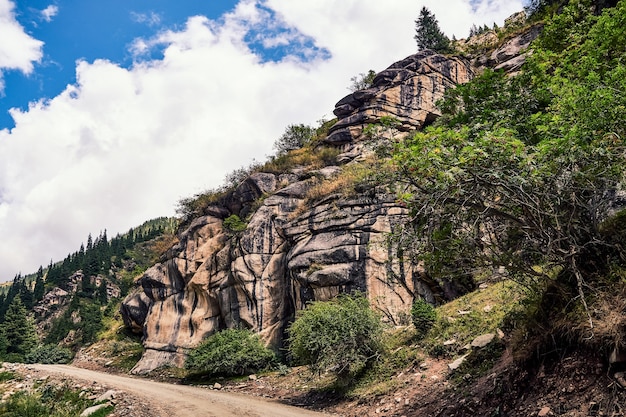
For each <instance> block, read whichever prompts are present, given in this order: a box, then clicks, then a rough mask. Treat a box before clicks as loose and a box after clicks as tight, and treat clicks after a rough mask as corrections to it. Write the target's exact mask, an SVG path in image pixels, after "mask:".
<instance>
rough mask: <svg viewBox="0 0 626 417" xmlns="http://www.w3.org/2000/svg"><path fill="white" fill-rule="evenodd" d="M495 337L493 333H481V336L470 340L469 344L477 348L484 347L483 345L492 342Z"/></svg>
mask: <svg viewBox="0 0 626 417" xmlns="http://www.w3.org/2000/svg"><path fill="white" fill-rule="evenodd" d="M495 338H496V334H495V333H487V334H483V335H481V336H478V337H476V338H475V339H474V340H472V343H471V346H472V347H473V348H478V349H480V348H484V347H485V346H487V345H489V344H490V343H491V342H493V341H494V340H495Z"/></svg>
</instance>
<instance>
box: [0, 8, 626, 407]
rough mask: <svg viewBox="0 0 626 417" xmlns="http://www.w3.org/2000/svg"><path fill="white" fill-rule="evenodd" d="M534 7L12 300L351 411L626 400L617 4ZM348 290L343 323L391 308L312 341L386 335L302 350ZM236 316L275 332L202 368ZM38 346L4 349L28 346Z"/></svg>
mask: <svg viewBox="0 0 626 417" xmlns="http://www.w3.org/2000/svg"><path fill="white" fill-rule="evenodd" d="M533 7H534V9H533V10H532V11H533V13H532V14H531V17H530V18H529V19H528V20H527V19H526V15H525V14H524V13H521V14H517V15H514V16H512V17H511V18H510V19H508V20H507V24H506V25H505V27H503V28H494V29H489V28H484V29H481V30H477V31H476V33H475V34H474V36H472V37H471V38H469V39H467V40H461V41H457V42H456V44H454V43H453V46H454V47H455V48H456V52H455V53H440V52H443V51H440V52H436V51H432V50H422V51H419V52H418V53H416V54H414V55H411V56H409V57H406V58H404V59H402V60H400V61H398V62H396V63H393V64H392V65H390V66H389V67H388V68H387V69H385V70H383V71H381V72H379V73H377V74H376V75H375V76H374V77H373V78H372V79H371V80H369V81H368V83H367V85H365V87H366V88H362V89H359V90H357V91H354V92H352V93H350V94H349V95H347V96H346V97H344V98H342V99H340V100H339V101H338V102H337V104H336V107H335V109H334V115H335V116H336V118H335V119H333V120H330V121H322V122H321V123H320V125H319V126H317V127H311V126H304V125H292V126H289V127H287V129H286V130H285V134H284V135H283V136H282V137H281V138H279V139H278V141H277V146H276V147H277V151H278V152H277V153H276V155H274V156H272V157H270V158H269V159H268V160H267V161H266V162H265V163H255V164H253V165H251V166H250V167H247V168H242V169H239V170H236V171H234V172H233V173H232V174H230V175H229V176H228V177H227V181H226V184H225V185H224V186H223V187H221V188H218V189H215V190H209V191H207V192H205V193H200V194H198V195H196V196H194V197H190V198H187V199H184V200H182V201H181V202H180V207H179V212H180V215H181V219H180V223H179V222H178V221H175V220H173V219H157V220H154V221H151V222H147V223H146V224H144V225H143V226H141V227H138V228H136V229H134V230H132V231H131V232H129V233H128V234H126V235H122V236H116V237H115V238H113V239H111V240H110V241H109V239H108V238H107V236H106V232H104V234H102V233H101V234H100V235H99V236H98V237H97V238H95V239H92V238H91V236H90V237H89V239H88V241H87V245H86V246H85V247H81V249H79V250H78V251H77V252H75V253H73V254H70V255H68V257H67V258H66V259H65V260H64V261H62V262H58V263H51V264H50V265H49V266H48V267H47V268H43V267H42V268H40V270H39V272H38V273H36V274H33V275H32V276H28V277H26V278H24V277H21V276H18V277H16V279H15V281H14V283H13V285H11V287H9V288H8V289H7V290H6V296H4V295H3V297H4V298H3V300H2V303H0V307H1V309H0V313H1V314H0V315H1V316H2V317H3V318H6V317H9V315H11V317H18V316H19V314H18V313H19V311H21V310H19V309H18V307H16V306H15V305H14V304H15V303H14V300H17V299H19V300H20V301H19V302H20V303H21V304H23V305H24V306H25V307H26V308H27V309H30V310H32V311H33V313H34V318H35V320H36V324H37V332H38V334H39V340H41V341H42V342H45V344H46V345H45V346H47V348H45V349H44V350H43V352H44V353H46V354H49V355H51V353H50V352H54V353H55V354H57V353H58V352H57V351H56V350H54V349H55V348H57V347H58V348H60V349H67V348H69V349H71V354H72V355H73V354H76V357H75V363H76V364H80V365H81V366H86V367H96V368H109V369H117V370H123V371H126V370H129V369H130V368H131V367H132V373H135V374H141V375H152V376H160V377H168V378H175V377H181V378H183V380H184V381H186V382H194V381H196V380H197V379H198V378H199V379H200V380H201V381H203V380H205V379H209V381H211V384H213V383H214V382H215V381H217V379H216V378H222V379H219V381H220V382H218V383H217V385H218V386H219V387H223V388H224V389H227V390H239V389H244V388H245V387H243V386H242V385H245V386H246V387H247V388H246V389H247V390H248V391H250V392H253V393H255V392H256V393H258V394H259V395H267V396H273V397H275V398H281V399H283V400H285V401H288V402H291V403H293V404H299V405H302V404H307V405H320V404H324V405H325V409H326V410H328V411H333V412H336V413H338V414H340V415H346V416H348V415H349V416H352V415H354V416H357V415H359V416H360V415H387V416H392V415H398V416H400V415H407V416H408V415H415V416H418V415H440V416H443V415H445V416H466V415H494V416H496V415H502V416H505V415H507V416H514V415H515V416H517V415H520V416H521V415H540V416H547V415H571V416H579V415H580V416H582V415H623V410H622V408H621V407H622V405H620V404H623V401H624V400H625V399H626V398H625V397H624V392H623V390H624V389H626V377H625V376H624V372H623V371H624V370H625V369H626V337H625V334H624V329H625V328H626V327H625V326H626V316H625V315H624V314H625V311H626V310H625V305H624V301H623V295H624V294H625V293H626V283H625V281H624V277H626V265H625V259H626V252H625V250H624V246H623V241H624V237H625V236H626V223H625V219H626V217H625V216H624V213H625V212H626V210H625V208H626V197H625V194H624V191H623V184H624V181H625V178H624V169H623V168H624V166H626V152H625V150H626V146H625V143H624V138H625V137H626V125H625V124H624V116H625V115H626V95H625V93H624V92H625V91H626V81H624V80H626V77H624V75H626V66H625V65H626V64H624V57H625V56H626V49H624V45H626V31H625V29H624V28H626V20H625V19H626V2H625V1H623V0H622V1H618V2H598V1H596V2H592V1H587V0H571V1H569V2H565V1H563V2H559V1H545V2H543V1H542V2H535V3H533ZM174 229H176V231H175V236H174ZM351 294H352V296H353V297H355V298H354V299H352V298H351V297H348V296H347V295H351ZM361 296H362V297H363V300H365V303H364V305H365V307H366V309H367V311H368V312H367V313H365V315H363V316H358V318H355V317H357V316H356V310H357V307H358V306H362V305H363V304H360V301H359V300H361V298H359V297H361ZM346 300H347V301H346ZM355 300H356V301H355ZM344 302H345V303H347V304H346V305H348V306H349V308H350V309H354V311H353V310H349V314H354V315H355V316H354V317H352V316H351V320H352V322H351V324H350V325H349V326H348V327H347V328H346V329H347V330H346V329H344V330H339V331H338V333H339V334H340V336H341V337H343V336H346V333H350V334H351V333H352V332H353V331H354V332H355V333H357V332H358V330H357V329H358V328H359V327H360V326H361V325H362V324H364V323H366V322H367V321H368V320H374V321H375V322H376V323H374V324H373V325H372V327H371V328H370V329H369V330H368V331H370V332H371V333H368V336H367V337H364V338H362V339H360V340H359V341H358V342H354V340H353V339H349V338H348V339H342V340H347V341H348V342H344V343H339V344H338V345H335V347H332V348H330V349H326V350H325V351H323V352H322V353H321V356H322V358H321V359H324V357H323V356H324V355H326V356H327V357H328V356H332V353H336V352H332V351H333V350H335V351H337V352H343V351H342V350H341V349H342V348H343V347H344V346H345V345H349V344H351V343H353V344H354V345H355V346H354V349H355V351H356V350H358V348H364V347H367V348H368V349H369V348H370V342H372V341H374V342H376V343H373V344H372V345H371V349H372V350H371V351H369V352H368V353H367V354H366V355H365V356H358V355H356V354H355V356H347V355H348V353H346V355H344V357H343V358H339V359H336V357H335V360H336V361H337V360H338V361H339V362H338V363H337V362H332V361H331V362H330V363H324V364H323V365H321V364H320V363H321V361H320V362H316V361H317V360H319V359H320V358H318V357H316V356H315V355H314V354H310V356H309V357H306V355H303V354H302V353H301V352H298V351H297V350H296V349H295V348H294V346H295V345H296V344H297V339H296V337H297V336H298V333H297V331H298V330H297V327H296V326H294V322H298V320H304V319H303V317H307V314H315V313H314V312H315V311H318V313H324V311H325V310H324V309H329V311H332V312H333V313H332V314H331V316H330V319H331V320H330V324H328V322H327V324H326V326H328V327H327V328H322V329H317V330H315V329H314V327H315V326H312V327H313V330H311V329H309V331H318V332H319V333H317V338H316V339H315V340H314V341H313V342H314V343H312V344H313V345H322V344H323V343H325V341H326V340H325V339H326V336H328V335H331V334H334V333H333V331H335V327H337V328H338V329H340V326H341V323H342V316H341V315H342V314H343V311H344V310H342V308H346V307H345V305H343V304H342V303H344ZM351 302H352V303H353V304H350V303H351ZM20 308H21V307H20ZM118 308H119V313H118V311H117V309H118ZM316 308H319V310H316ZM22 316H24V314H22ZM18 318H19V317H18ZM318 319H319V320H320V322H321V321H322V319H321V318H320V317H317V316H314V318H313V320H318ZM24 320H25V322H27V321H28V320H26V318H24ZM122 321H123V325H122ZM331 327H332V328H331ZM0 328H1V329H4V330H2V332H4V333H5V335H6V334H9V333H7V332H8V331H9V330H10V326H8V325H6V324H5V325H3V326H0ZM229 331H232V332H229ZM237 331H240V332H243V331H250V334H251V335H252V334H253V335H255V336H251V337H253V339H254V340H256V341H260V342H261V343H260V344H259V345H260V346H262V347H263V348H264V347H268V348H269V349H270V350H269V351H261V350H259V349H261V347H259V346H256V345H255V346H256V347H255V349H257V350H255V351H254V352H255V353H253V354H252V353H250V354H249V356H255V355H257V356H260V355H268V356H264V358H267V359H263V361H262V362H263V363H262V364H260V365H259V364H258V363H257V364H255V365H254V366H252V365H249V366H248V365H246V366H243V365H242V366H240V367H238V366H235V365H231V368H228V365H225V368H220V370H219V371H215V372H209V371H207V370H206V369H205V368H202V369H195V368H193V367H190V366H189V363H190V362H189V360H188V358H189V357H193V358H197V357H200V358H203V356H202V355H208V353H207V352H204V351H202V350H201V349H200V348H198V346H201V347H202V346H209V345H208V344H206V342H208V341H211V340H217V339H215V338H214V337H213V336H215V335H222V336H223V337H224V338H225V339H223V340H224V341H223V342H222V343H223V345H222V346H221V347H219V348H221V349H222V351H226V350H228V348H229V347H230V345H228V344H229V343H235V342H234V341H233V340H229V339H228V337H235V335H236V334H237V333H236V332H237ZM342 333H343V334H342ZM370 336H371V337H370ZM333 337H334V336H333ZM338 337H339V336H338ZM256 338H258V339H256ZM328 338H331V336H328ZM8 340H9V341H11V340H12V339H10V338H9V339H8ZM23 343H27V344H28V343H30V344H31V345H33V346H35V345H36V343H35V342H34V341H32V340H31V341H25V342H23ZM236 343H240V342H239V341H237V342H236ZM241 343H243V342H241ZM9 345H10V346H13V345H11V344H10V343H9ZM15 346H18V345H15ZM23 346H25V345H23V344H22V345H19V346H18V347H11V348H8V347H7V348H5V359H8V360H25V359H26V360H29V358H31V357H32V355H31V354H30V353H29V352H25V351H23V349H25V348H24V347H23ZM29 346H30V345H29ZM238 346H239V347H238V348H237V351H238V353H241V352H244V351H245V349H244V348H243V347H242V346H240V345H238ZM0 347H1V346H0ZM31 347H32V346H31ZM11 349H13V350H11ZM46 349H47V350H46ZM218 350H219V349H218ZM268 352H269V353H268ZM347 352H349V354H352V353H353V351H347ZM40 354H41V355H43V353H40ZM359 354H360V353H359ZM29 355H30V356H29ZM190 355H191V356H190ZM242 355H243V354H242ZM299 355H300V356H299ZM243 356H245V355H243ZM340 356H341V355H340ZM44 357H45V355H44ZM206 357H208V356H206ZM346 358H348V359H346ZM247 359H251V358H247ZM252 359H253V358H252ZM194 360H195V359H194ZM205 360H206V361H208V362H210V361H209V360H208V359H205ZM33 361H38V360H37V359H34V360H33ZM215 361H217V360H214V362H215ZM224 361H225V362H227V361H228V360H227V359H224ZM186 364H187V369H183V368H184V367H185V365H186ZM300 365H309V368H304V367H297V366H300ZM208 368H210V366H207V369H208ZM224 369H226V371H225V370H224ZM233 369H236V371H233ZM268 369H270V370H271V369H274V372H273V373H272V372H270V373H266V374H262V375H261V376H259V378H262V379H263V380H264V381H265V382H263V383H261V382H260V381H257V379H256V378H257V376H256V375H255V376H254V378H252V377H251V379H249V380H248V382H247V383H243V382H242V381H241V380H240V379H235V380H233V381H228V380H227V381H225V380H224V379H223V378H224V377H225V376H228V375H231V374H242V375H243V374H246V373H251V372H257V371H260V372H269V371H268ZM307 369H308V370H307ZM255 381H256V382H255ZM268 387H269V388H268Z"/></svg>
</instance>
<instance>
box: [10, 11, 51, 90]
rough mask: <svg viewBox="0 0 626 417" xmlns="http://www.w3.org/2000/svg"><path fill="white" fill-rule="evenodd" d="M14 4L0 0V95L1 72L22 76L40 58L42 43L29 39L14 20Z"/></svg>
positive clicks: (29, 71)
mask: <svg viewBox="0 0 626 417" xmlns="http://www.w3.org/2000/svg"><path fill="white" fill-rule="evenodd" d="M14 7H15V4H14V3H13V2H12V1H10V0H0V39H2V41H0V93H2V91H3V90H4V82H3V79H2V72H3V71H5V70H19V71H22V72H23V73H24V74H30V73H31V72H32V71H33V63H34V62H39V61H40V60H41V57H42V48H43V42H41V41H39V40H37V39H34V38H32V37H30V36H29V35H28V34H27V33H26V32H24V28H23V27H22V26H21V25H20V24H19V22H18V21H17V20H15V14H14V12H13V9H14Z"/></svg>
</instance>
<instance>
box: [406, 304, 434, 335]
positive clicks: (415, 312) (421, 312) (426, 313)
mask: <svg viewBox="0 0 626 417" xmlns="http://www.w3.org/2000/svg"><path fill="white" fill-rule="evenodd" d="M411 319H412V320H413V325H414V326H415V330H417V332H418V334H420V335H425V334H426V333H428V331H429V330H430V329H431V327H433V325H434V324H435V321H436V320H437V311H436V310H435V308H434V307H433V306H432V305H430V304H428V303H427V302H426V301H424V299H422V298H417V299H415V301H414V302H413V306H412V307H411Z"/></svg>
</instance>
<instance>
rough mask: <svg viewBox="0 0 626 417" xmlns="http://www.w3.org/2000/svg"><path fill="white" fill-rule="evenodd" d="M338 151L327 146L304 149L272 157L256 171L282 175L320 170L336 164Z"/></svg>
mask: <svg viewBox="0 0 626 417" xmlns="http://www.w3.org/2000/svg"><path fill="white" fill-rule="evenodd" d="M337 155H339V149H337V148H331V147H327V146H319V147H317V148H311V147H304V148H301V149H295V150H293V151H290V152H288V153H286V154H283V155H278V156H275V157H272V158H271V159H270V160H269V161H267V162H266V163H265V164H263V166H261V167H260V168H259V169H258V171H260V172H269V173H273V174H283V173H286V172H289V171H291V170H293V169H295V168H304V169H306V170H313V169H320V168H323V167H325V166H329V165H334V164H336V163H337Z"/></svg>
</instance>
